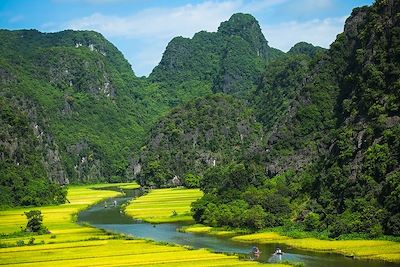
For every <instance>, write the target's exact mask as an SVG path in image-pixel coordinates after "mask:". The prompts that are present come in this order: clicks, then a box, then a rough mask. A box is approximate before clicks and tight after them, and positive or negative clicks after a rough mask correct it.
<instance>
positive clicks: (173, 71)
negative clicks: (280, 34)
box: [149, 13, 284, 106]
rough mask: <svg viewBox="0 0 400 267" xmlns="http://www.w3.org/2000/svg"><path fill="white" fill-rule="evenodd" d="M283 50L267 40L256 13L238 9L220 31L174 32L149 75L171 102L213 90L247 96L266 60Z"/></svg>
mask: <svg viewBox="0 0 400 267" xmlns="http://www.w3.org/2000/svg"><path fill="white" fill-rule="evenodd" d="M282 55H284V53H283V52H281V51H279V50H277V49H274V48H271V47H269V46H268V42H267V41H266V40H265V37H264V35H263V34H262V32H261V28H260V26H259V24H258V22H257V20H256V19H255V18H254V17H253V16H251V15H248V14H241V13H239V14H234V15H232V17H231V18H230V19H229V20H228V21H226V22H223V23H221V25H220V27H219V28H218V31H217V32H212V33H210V32H205V31H202V32H199V33H196V34H195V35H194V37H193V38H192V39H188V38H183V37H176V38H174V39H173V40H172V41H171V42H170V43H169V44H168V46H167V48H166V50H165V52H164V55H163V58H162V60H161V62H160V64H159V65H158V66H156V67H155V68H154V70H153V72H152V73H151V74H150V77H149V78H150V80H151V81H153V82H156V83H157V84H159V85H160V87H161V90H162V91H163V92H166V93H167V96H166V97H167V98H168V99H170V104H171V106H175V105H176V104H179V103H182V102H184V101H188V100H190V99H193V98H195V97H201V96H205V95H206V94H209V93H211V92H212V91H213V92H224V93H228V94H233V95H238V96H241V97H244V96H247V95H248V93H249V92H250V91H252V90H254V88H255V87H256V84H257V82H258V78H259V76H260V74H261V73H262V71H263V70H264V66H265V63H266V62H268V61H271V60H273V59H275V58H278V57H280V56H282Z"/></svg>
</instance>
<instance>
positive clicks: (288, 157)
mask: <svg viewBox="0 0 400 267" xmlns="http://www.w3.org/2000/svg"><path fill="white" fill-rule="evenodd" d="M399 14H400V3H399V2H398V1H379V0H378V1H376V2H375V3H374V4H373V5H372V6H370V7H361V8H356V9H354V10H353V12H352V14H351V16H350V17H349V18H348V19H347V20H346V24H345V29H344V32H343V33H342V34H339V35H338V36H337V39H336V41H335V42H334V43H332V45H331V47H330V49H329V50H328V51H326V52H323V51H322V53H321V52H318V53H314V52H312V50H311V51H310V50H309V49H308V48H307V46H306V45H304V44H301V46H300V47H299V46H297V47H294V48H293V49H292V50H291V52H289V53H288V54H293V53H294V54H297V55H295V56H296V57H297V58H293V57H291V58H287V59H285V60H281V61H280V62H279V60H276V61H274V62H272V63H271V65H270V66H267V69H266V73H265V74H264V76H263V79H262V81H261V84H260V85H259V87H258V90H260V92H263V93H264V95H261V96H260V98H259V99H258V100H257V101H256V104H257V106H254V107H253V108H254V109H255V111H256V113H257V112H258V118H259V119H260V120H261V121H262V123H263V124H264V126H266V127H267V128H266V129H265V130H266V131H267V134H266V136H267V137H266V139H267V140H266V142H267V145H266V149H265V152H264V153H263V154H264V157H263V158H261V159H255V162H258V164H261V165H263V166H264V170H265V172H264V175H265V176H264V178H263V179H261V182H260V181H259V182H258V184H257V183H253V182H249V183H248V186H247V187H246V186H244V185H243V184H240V182H237V183H233V184H232V183H231V186H230V187H227V186H226V185H227V182H226V181H232V180H235V179H244V180H245V179H247V177H246V176H248V175H252V173H251V172H249V171H248V170H249V169H248V168H246V164H248V163H246V162H244V161H242V162H239V165H240V164H244V166H245V167H244V169H246V170H247V175H244V173H243V171H240V170H243V167H240V166H239V165H229V166H220V167H218V166H217V167H216V168H211V169H209V170H208V171H207V172H206V173H205V174H204V179H205V181H206V182H203V184H202V187H203V189H204V190H206V192H208V193H207V194H206V195H205V196H204V197H203V198H202V199H201V200H199V201H198V202H197V203H196V204H195V205H194V206H193V211H194V212H195V218H197V221H199V222H202V223H206V224H210V225H230V226H242V227H250V228H262V227H265V226H278V225H286V226H288V227H292V226H293V221H296V222H297V225H299V226H298V227H300V228H301V229H307V230H317V231H319V230H326V231H328V233H329V236H330V237H337V236H339V235H342V234H348V233H359V234H365V235H368V236H370V237H376V236H379V235H381V234H382V233H386V234H391V235H397V236H398V235H400V231H399V229H400V225H399V222H400V213H399V212H400V210H399V208H398V205H397V204H395V203H398V201H399V188H400V187H399V183H400V178H399V177H400V176H399V166H400V157H399V151H400V148H399V144H400V139H399V136H400V135H399V129H400V119H399V118H400V113H399V108H400V107H399V105H400V104H399V103H400V99H399V96H400V88H399V86H398V84H399V77H400V75H399V70H400V60H399V59H400V57H399V49H398V47H400V44H399V41H400V39H399V34H398V33H399V29H400V21H399ZM300 51H301V53H300V54H302V55H299V54H298V53H299V52H300ZM312 54H314V55H315V57H316V58H314V59H311V60H309V59H307V57H309V56H310V55H312ZM302 62H304V63H302ZM277 63H279V64H277ZM268 68H270V69H271V70H272V71H271V72H268ZM274 90H276V93H275V91H274ZM265 93H266V94H265ZM285 94H289V95H291V97H288V98H286V99H285V98H282V96H285ZM290 99H292V100H290ZM288 100H289V101H290V102H289V103H287V102H286V101H288ZM271 101H272V102H271ZM271 103H272V104H273V103H276V105H275V106H274V105H272V106H271V107H270V106H269V104H271ZM261 108H264V109H266V110H261ZM277 109H281V111H280V112H278V113H277V114H270V113H271V111H273V110H277ZM253 164H254V162H253ZM221 177H224V178H222V179H221ZM210 184H211V185H212V186H211V187H210V186H209V185H210ZM260 184H262V185H260ZM238 185H240V186H238ZM274 203H279V205H275V204H274ZM221 206H223V207H224V210H225V212H221V209H218V208H216V207H221ZM253 209H254V210H257V214H258V215H257V216H254V217H251V218H247V217H242V216H240V214H246V212H245V211H246V210H253ZM230 216H231V217H230ZM243 216H244V215H243ZM311 221H312V223H310V222H311ZM302 227H305V228H302Z"/></svg>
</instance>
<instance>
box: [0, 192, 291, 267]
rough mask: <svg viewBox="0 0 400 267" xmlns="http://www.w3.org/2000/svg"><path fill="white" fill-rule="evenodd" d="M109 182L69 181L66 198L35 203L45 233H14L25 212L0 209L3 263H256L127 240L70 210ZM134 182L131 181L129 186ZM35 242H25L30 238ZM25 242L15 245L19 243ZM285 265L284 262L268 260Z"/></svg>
mask: <svg viewBox="0 0 400 267" xmlns="http://www.w3.org/2000/svg"><path fill="white" fill-rule="evenodd" d="M107 186H109V185H95V186H71V187H70V188H69V189H68V200H69V201H70V203H67V204H64V205H60V206H48V207H39V208H36V209H40V210H41V211H42V213H43V215H44V224H45V225H46V226H47V227H48V228H49V230H50V231H51V232H52V233H51V234H47V235H33V234H23V233H18V231H19V230H20V228H21V227H25V225H26V218H25V215H24V214H23V212H24V211H29V210H32V209H35V208H34V207H31V208H26V209H25V208H18V209H12V210H6V211H0V233H1V236H0V238H1V239H0V243H1V244H2V246H8V247H3V248H0V263H1V265H2V266H57V265H59V266H64V267H67V266H133V265H134V266H189V265H190V266H253V265H257V264H258V263H256V262H248V261H239V260H238V257H237V256H227V255H224V254H216V253H212V252H210V251H207V250H189V249H187V248H184V247H181V246H170V245H160V244H156V243H154V242H150V241H146V240H131V238H126V237H123V236H119V235H114V234H109V233H106V232H104V231H101V230H98V229H95V228H92V227H88V226H81V225H78V224H76V223H75V222H74V215H75V214H76V213H77V212H78V211H79V210H82V209H84V208H86V207H88V206H89V205H91V204H94V203H96V202H98V201H101V200H102V199H104V198H109V197H114V196H117V195H118V194H119V193H118V192H115V191H109V190H94V189H92V188H101V187H107ZM132 186H133V185H129V187H132ZM32 237H33V238H35V239H34V244H33V245H26V244H27V243H28V242H29V240H30V239H31V238H32ZM22 241H23V242H24V243H25V245H22V246H17V245H16V244H17V242H19V243H20V244H21V242H22ZM268 266H276V267H278V266H279V267H284V265H268Z"/></svg>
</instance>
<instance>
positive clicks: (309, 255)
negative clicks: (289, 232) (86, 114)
mask: <svg viewBox="0 0 400 267" xmlns="http://www.w3.org/2000/svg"><path fill="white" fill-rule="evenodd" d="M125 192H126V193H127V194H126V195H124V196H121V197H116V198H110V199H107V200H106V202H107V208H104V202H101V203H99V204H96V205H94V206H91V207H89V208H88V209H86V210H84V211H82V212H80V213H79V214H78V222H79V223H82V222H86V223H89V224H91V225H92V226H94V227H97V228H101V229H105V230H109V231H112V232H117V233H123V234H128V235H132V236H134V237H138V238H146V239H152V240H155V241H159V242H168V243H175V244H179V245H185V246H190V247H193V248H207V249H211V250H212V251H215V252H222V253H238V254H242V255H244V257H247V255H249V252H250V251H251V248H252V247H253V246H257V247H258V248H259V249H260V250H261V252H262V253H261V256H260V257H259V258H258V259H257V260H258V261H260V262H281V261H289V262H303V263H304V266H305V267H321V266H324V267H399V266H400V264H391V263H385V262H380V261H366V260H357V259H352V258H348V257H345V256H343V255H338V254H329V253H316V252H310V251H305V250H298V249H294V248H290V247H287V246H285V245H281V244H257V243H252V244H246V243H241V242H235V241H233V240H231V239H230V238H227V237H218V236H212V235H207V234H194V233H182V232H178V231H177V229H179V228H180V227H182V226H184V224H182V223H164V224H156V225H155V224H150V223H145V222H141V221H137V220H134V219H132V218H130V217H129V216H127V215H125V214H124V213H123V212H122V211H121V209H122V205H123V204H125V203H126V202H127V201H129V200H130V199H132V198H133V197H136V196H138V195H140V194H141V191H140V190H126V191H125ZM114 200H115V201H116V202H117V205H116V207H114V206H113V202H114ZM276 247H280V248H281V249H282V251H284V254H283V255H281V256H277V255H276V256H273V255H272V254H273V252H274V251H275V249H276Z"/></svg>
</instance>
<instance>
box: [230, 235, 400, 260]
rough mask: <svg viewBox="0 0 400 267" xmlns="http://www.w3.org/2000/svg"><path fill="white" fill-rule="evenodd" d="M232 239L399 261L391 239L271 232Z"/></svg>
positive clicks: (398, 247) (398, 248) (398, 245)
mask: <svg viewBox="0 0 400 267" xmlns="http://www.w3.org/2000/svg"><path fill="white" fill-rule="evenodd" d="M233 240H236V241H242V242H249V243H252V242H257V243H282V244H286V245H288V246H291V247H294V248H298V249H304V250H313V251H320V252H334V253H340V254H343V255H346V256H352V257H356V258H362V259H376V260H384V261H388V262H400V243H397V242H392V241H383V240H333V241H331V240H319V239H315V238H303V239H293V238H289V237H286V236H282V235H279V234H278V233H271V232H266V233H256V234H250V235H242V236H236V237H233Z"/></svg>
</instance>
